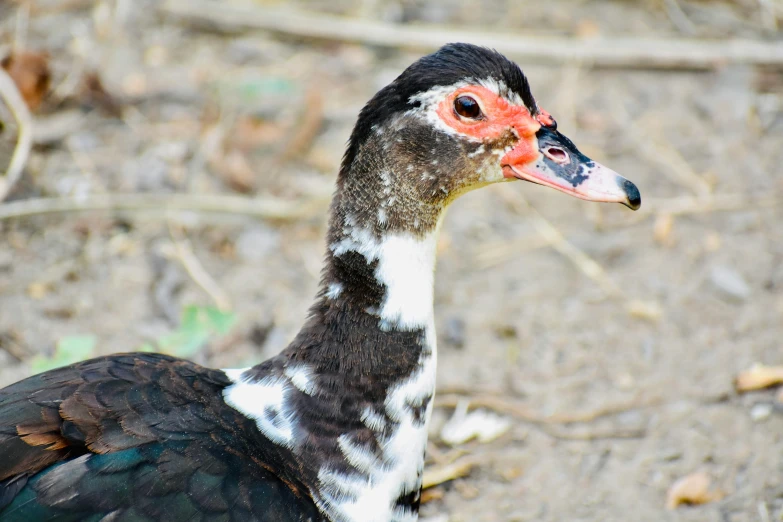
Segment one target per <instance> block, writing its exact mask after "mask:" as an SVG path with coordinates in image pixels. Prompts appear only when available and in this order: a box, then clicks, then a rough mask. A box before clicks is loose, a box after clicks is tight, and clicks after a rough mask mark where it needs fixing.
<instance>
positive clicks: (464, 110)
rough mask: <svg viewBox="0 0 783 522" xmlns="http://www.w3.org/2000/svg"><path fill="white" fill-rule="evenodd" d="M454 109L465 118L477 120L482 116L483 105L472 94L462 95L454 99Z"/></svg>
mask: <svg viewBox="0 0 783 522" xmlns="http://www.w3.org/2000/svg"><path fill="white" fill-rule="evenodd" d="M454 110H455V111H456V113H457V114H459V115H460V116H462V117H463V118H470V119H472V120H477V119H479V118H481V107H479V104H478V102H477V101H476V100H474V99H473V98H471V97H470V96H460V97H459V98H457V99H456V100H454Z"/></svg>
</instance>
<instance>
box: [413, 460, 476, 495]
mask: <svg viewBox="0 0 783 522" xmlns="http://www.w3.org/2000/svg"><path fill="white" fill-rule="evenodd" d="M481 460H482V459H481V456H480V455H468V456H466V457H462V458H460V459H457V460H455V461H454V462H451V463H449V464H445V465H443V466H434V467H432V468H428V469H425V470H424V478H423V479H422V483H421V487H422V489H427V488H431V487H434V486H437V485H439V484H443V483H444V482H448V481H450V480H454V479H457V478H461V477H464V476H465V475H467V474H468V473H470V470H472V469H473V466H475V465H476V464H478V463H479V462H480V461H481Z"/></svg>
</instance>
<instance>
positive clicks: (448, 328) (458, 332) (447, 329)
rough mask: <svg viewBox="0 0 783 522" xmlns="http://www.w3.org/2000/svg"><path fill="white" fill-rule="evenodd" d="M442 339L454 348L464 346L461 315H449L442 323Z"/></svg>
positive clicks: (463, 325)
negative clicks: (443, 323)
mask: <svg viewBox="0 0 783 522" xmlns="http://www.w3.org/2000/svg"><path fill="white" fill-rule="evenodd" d="M443 326H444V328H443V340H444V341H445V342H446V343H447V344H449V345H451V346H453V347H454V348H463V347H464V346H465V321H464V320H463V319H462V318H461V317H456V316H451V317H449V318H448V319H446V324H445V325H443Z"/></svg>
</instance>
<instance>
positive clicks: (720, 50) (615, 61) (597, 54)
mask: <svg viewBox="0 0 783 522" xmlns="http://www.w3.org/2000/svg"><path fill="white" fill-rule="evenodd" d="M161 11H162V12H163V13H165V14H168V15H170V16H173V17H176V18H179V19H182V20H187V21H189V22H191V23H196V24H200V25H202V26H207V27H211V28H215V29H218V30H221V31H226V32H238V31H246V30H259V29H260V30H267V31H275V32H278V33H283V34H289V35H294V36H300V37H305V38H320V39H326V40H338V41H347V42H361V43H365V44H371V45H382V46H388V47H403V48H409V49H410V48H415V49H434V48H437V47H439V46H441V45H443V44H445V43H448V42H471V43H475V44H479V45H485V46H487V47H492V48H495V49H497V50H498V51H500V52H502V53H504V54H507V55H510V56H513V57H515V58H517V59H520V60H525V61H539V62H545V63H551V62H559V63H564V62H573V61H580V62H583V63H589V64H594V65H597V66H605V67H633V68H644V67H647V68H665V69H671V68H687V69H713V68H715V67H716V66H720V65H725V64H727V63H746V64H757V65H762V64H767V65H775V64H781V63H783V42H779V41H769V42H765V41H755V40H738V39H727V40H710V41H707V40H693V39H677V38H657V39H655V38H647V39H644V38H638V37H634V38H595V39H590V40H575V39H573V38H559V37H548V38H544V37H532V36H530V37H522V36H519V35H518V34H503V33H497V32H494V33H487V32H477V31H471V30H467V29H464V28H448V27H442V26H433V25H415V26H414V25H396V24H389V23H383V22H376V21H372V20H363V19H356V18H346V17H341V16H333V15H327V14H323V13H318V14H316V13H304V12H297V11H294V10H292V9H288V8H277V9H275V8H270V7H269V6H266V5H265V6H263V7H260V6H259V7H256V6H254V5H253V4H234V3H228V4H227V3H225V2H216V1H205V0H169V1H167V2H165V3H164V4H163V5H162V6H161Z"/></svg>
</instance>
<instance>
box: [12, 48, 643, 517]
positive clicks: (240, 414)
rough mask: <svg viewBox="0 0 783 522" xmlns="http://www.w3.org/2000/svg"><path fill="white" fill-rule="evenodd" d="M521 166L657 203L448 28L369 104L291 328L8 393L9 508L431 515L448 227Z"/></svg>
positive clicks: (110, 363)
mask: <svg viewBox="0 0 783 522" xmlns="http://www.w3.org/2000/svg"><path fill="white" fill-rule="evenodd" d="M513 179H524V180H527V181H532V182H535V183H540V184H544V185H548V186H551V187H553V188H555V189H557V190H560V191H562V192H566V193H569V194H571V195H574V196H576V197H581V198H584V199H591V200H596V201H616V202H621V203H624V204H626V205H628V206H630V207H632V208H635V207H638V204H639V195H638V191H637V190H636V188H635V187H634V186H633V185H632V184H631V183H630V182H628V181H627V180H625V179H624V178H620V177H619V176H617V175H616V174H615V173H614V172H612V171H610V170H609V169H606V168H605V167H602V166H601V165H599V164H597V163H595V162H593V161H591V160H589V159H588V158H586V157H584V156H583V155H581V153H579V151H578V150H577V149H576V148H575V147H574V145H573V143H571V142H570V141H569V140H568V139H567V138H565V137H564V136H562V135H561V134H560V133H559V132H557V129H556V124H555V123H554V120H553V119H552V118H551V116H549V114H548V113H546V111H543V110H542V109H540V108H539V107H538V106H537V105H536V102H535V100H534V99H533V97H532V94H531V93H530V89H529V86H528V83H527V80H526V78H525V77H524V75H523V74H522V72H521V70H520V69H519V67H517V66H516V64H514V63H513V62H510V61H509V60H507V59H506V58H504V57H503V56H501V55H499V54H498V53H496V52H494V51H490V50H487V49H484V48H480V47H476V46H472V45H467V44H450V45H448V46H445V47H444V48H442V49H441V50H439V51H438V52H436V53H434V54H432V55H429V56H426V57H424V58H422V59H421V60H419V61H418V62H416V63H414V64H413V65H412V66H411V67H409V68H408V69H407V70H406V71H405V72H403V73H402V74H401V75H400V77H399V78H397V79H396V80H395V81H394V82H392V83H391V84H390V85H389V86H387V87H386V88H384V89H382V90H381V91H380V92H379V93H378V94H376V96H375V97H374V98H373V99H372V100H371V101H370V102H369V103H368V104H367V106H365V108H364V109H363V110H362V112H361V114H360V115H359V119H358V122H357V124H356V127H355V128H354V131H353V133H352V135H351V139H350V141H349V145H348V149H347V151H346V154H345V157H344V160H343V163H342V166H341V169H340V173H339V176H338V179H337V189H336V192H335V197H334V200H333V202H332V206H331V211H330V220H329V231H328V235H327V254H326V261H325V267H324V271H323V277H322V281H321V287H320V290H319V292H318V295H317V296H316V299H315V303H314V305H313V306H312V308H311V309H310V315H309V318H308V319H307V321H306V323H305V324H304V326H303V327H302V329H301V330H300V332H299V334H298V335H297V336H296V337H295V339H294V340H293V341H292V342H291V344H290V345H289V346H288V347H286V348H285V349H284V350H283V351H282V352H281V353H280V354H279V355H277V356H275V357H273V358H272V359H269V360H267V361H264V362H262V363H261V364H259V365H257V366H254V367H252V368H245V369H237V370H213V369H208V368H203V367H201V366H198V365H196V364H193V363H191V362H188V361H184V360H181V359H176V358H173V357H169V356H165V355H156V354H124V355H113V356H108V357H103V358H99V359H93V360H90V361H86V362H83V363H79V364H75V365H71V366H68V367H66V368H62V369H58V370H53V371H50V372H47V373H44V374H41V375H37V376H33V377H30V378H28V379H25V380H23V381H20V382H18V383H16V384H14V385H11V386H9V387H7V388H5V389H3V390H0V521H2V522H6V521H17V520H20V521H21V520H52V521H70V520H96V521H97V520H105V521H119V520H143V521H146V520H150V521H152V520H166V521H172V520H226V521H228V520H243V521H244V520H250V521H255V520H257V521H272V520H274V521H289V520H291V521H316V520H330V521H336V522H352V521H357V522H358V521H361V522H385V521H412V520H416V518H417V516H418V508H419V494H420V489H421V480H422V473H423V467H424V452H425V449H426V444H427V423H428V420H429V417H430V413H431V409H432V404H433V402H432V398H433V395H434V392H435V373H436V371H435V370H436V362H437V346H436V336H435V327H434V315H433V278H434V267H435V253H436V242H437V234H438V230H439V227H440V223H441V221H442V219H443V216H444V212H445V209H446V207H447V206H448V205H449V204H450V203H451V201H453V200H454V199H455V198H456V197H457V196H459V195H461V194H463V193H465V192H467V191H470V190H472V189H475V188H478V187H481V186H484V185H488V184H491V183H497V182H503V181H510V180H513Z"/></svg>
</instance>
